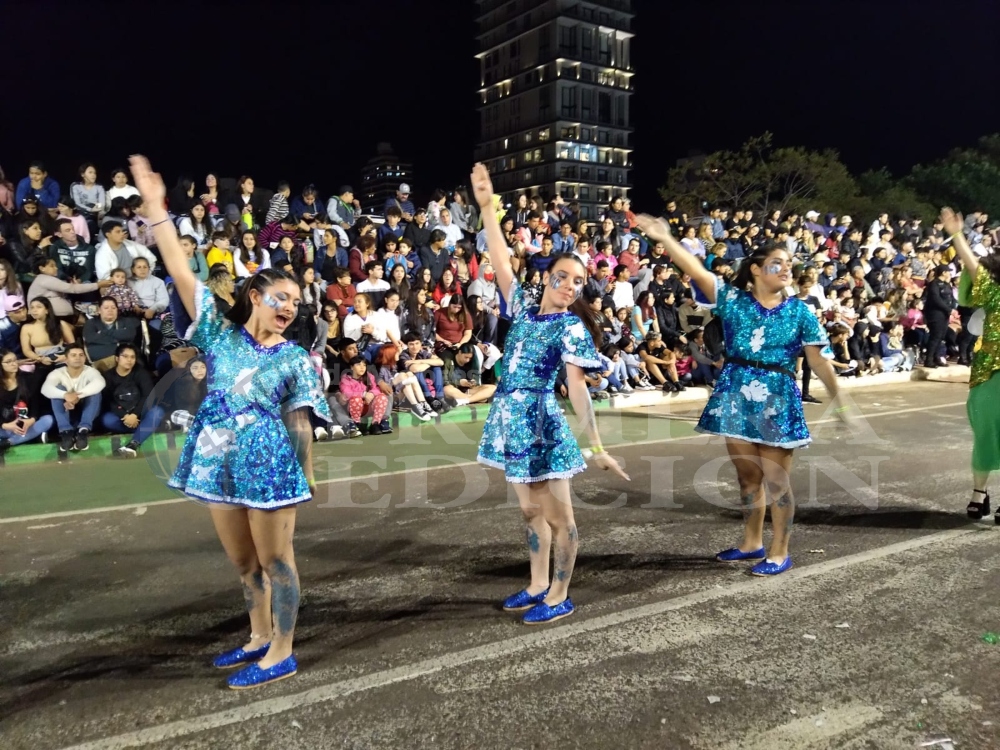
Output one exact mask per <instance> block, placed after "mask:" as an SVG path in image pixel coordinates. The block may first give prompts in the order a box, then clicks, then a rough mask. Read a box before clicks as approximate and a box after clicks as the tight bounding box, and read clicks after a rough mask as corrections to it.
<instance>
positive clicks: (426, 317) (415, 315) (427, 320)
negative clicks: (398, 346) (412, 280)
mask: <svg viewBox="0 0 1000 750" xmlns="http://www.w3.org/2000/svg"><path fill="white" fill-rule="evenodd" d="M429 297H430V293H429V292H427V290H425V289H414V290H412V291H411V292H410V299H409V301H408V302H407V304H406V311H405V312H404V314H403V316H402V325H401V329H402V332H403V342H404V343H406V336H407V335H408V334H411V333H412V334H414V335H416V336H417V337H418V338H419V340H420V341H421V342H422V344H423V345H424V346H427V347H430V348H432V349H433V347H434V312H433V311H432V310H431V308H430V306H429V305H428V304H427V300H428V299H429Z"/></svg>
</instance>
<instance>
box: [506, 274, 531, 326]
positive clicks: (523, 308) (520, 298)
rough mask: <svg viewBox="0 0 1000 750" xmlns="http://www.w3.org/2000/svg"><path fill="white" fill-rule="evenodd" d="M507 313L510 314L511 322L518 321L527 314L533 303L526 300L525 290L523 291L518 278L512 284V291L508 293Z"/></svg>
mask: <svg viewBox="0 0 1000 750" xmlns="http://www.w3.org/2000/svg"><path fill="white" fill-rule="evenodd" d="M506 302H507V311H508V313H509V314H510V318H511V320H517V319H518V318H519V317H521V316H522V315H524V313H525V312H527V310H528V308H529V307H531V301H530V300H529V299H527V298H526V295H525V293H524V290H523V289H521V283H520V282H519V281H518V280H517V277H515V278H514V280H513V281H512V282H511V285H510V290H509V291H508V292H507V299H506Z"/></svg>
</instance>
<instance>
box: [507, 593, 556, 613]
mask: <svg viewBox="0 0 1000 750" xmlns="http://www.w3.org/2000/svg"><path fill="white" fill-rule="evenodd" d="M548 594H549V590H548V589H545V591H543V592H542V593H540V594H529V593H528V590H527V589H521V590H520V591H518V592H517V593H516V594H512V595H511V596H508V597H507V598H506V599H504V602H503V608H504V611H505V612H521V611H523V610H525V609H531V608H532V607H534V606H535V605H536V604H538V603H539V602H540V601H542V600H543V599H545V597H546V596H548Z"/></svg>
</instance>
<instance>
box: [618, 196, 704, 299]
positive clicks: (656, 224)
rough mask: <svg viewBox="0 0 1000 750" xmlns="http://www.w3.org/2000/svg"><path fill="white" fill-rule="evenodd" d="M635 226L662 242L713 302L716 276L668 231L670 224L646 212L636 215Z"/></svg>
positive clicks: (684, 271) (670, 254)
mask: <svg viewBox="0 0 1000 750" xmlns="http://www.w3.org/2000/svg"><path fill="white" fill-rule="evenodd" d="M636 227H638V228H639V229H641V230H642V231H643V232H644V233H645V234H646V236H647V237H649V238H650V239H651V240H653V241H657V242H662V243H663V244H664V245H665V246H666V248H667V254H668V255H669V256H670V259H671V260H672V261H673V262H674V265H676V266H677V267H678V268H679V269H681V272H683V273H686V274H687V275H688V276H690V277H691V281H693V282H694V283H695V284H696V285H697V286H698V288H699V289H700V290H701V293H702V294H704V295H705V298H706V299H707V300H708V301H709V302H711V303H712V304H715V279H716V276H715V274H713V273H712V272H711V271H709V270H708V269H707V268H705V264H704V263H703V262H702V260H701V259H700V258H698V257H697V256H695V255H692V254H691V253H690V252H688V251H687V249H686V248H685V247H684V246H683V245H682V244H681V243H679V242H678V241H677V240H675V239H674V236H673V235H672V234H671V233H670V225H669V224H667V222H666V220H664V219H655V218H653V217H652V216H649V215H647V214H640V215H639V216H637V217H636Z"/></svg>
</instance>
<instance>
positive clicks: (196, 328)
mask: <svg viewBox="0 0 1000 750" xmlns="http://www.w3.org/2000/svg"><path fill="white" fill-rule="evenodd" d="M194 307H195V310H194V322H193V323H191V325H190V326H189V327H188V329H187V333H185V334H184V338H185V339H186V340H188V341H190V342H191V343H192V344H194V345H195V346H196V347H198V348H199V349H201V350H202V351H203V352H206V351H211V349H212V348H213V346H214V345H215V343H216V342H217V341H218V340H219V338H220V337H221V336H222V335H223V334H224V333H225V332H226V330H227V329H228V328H229V321H228V320H227V319H226V316H225V315H223V314H222V313H221V312H219V308H218V306H217V305H216V304H215V295H214V294H212V290H211V289H209V288H208V287H207V286H205V285H204V284H202V283H201V282H200V281H196V282H195V287H194Z"/></svg>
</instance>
